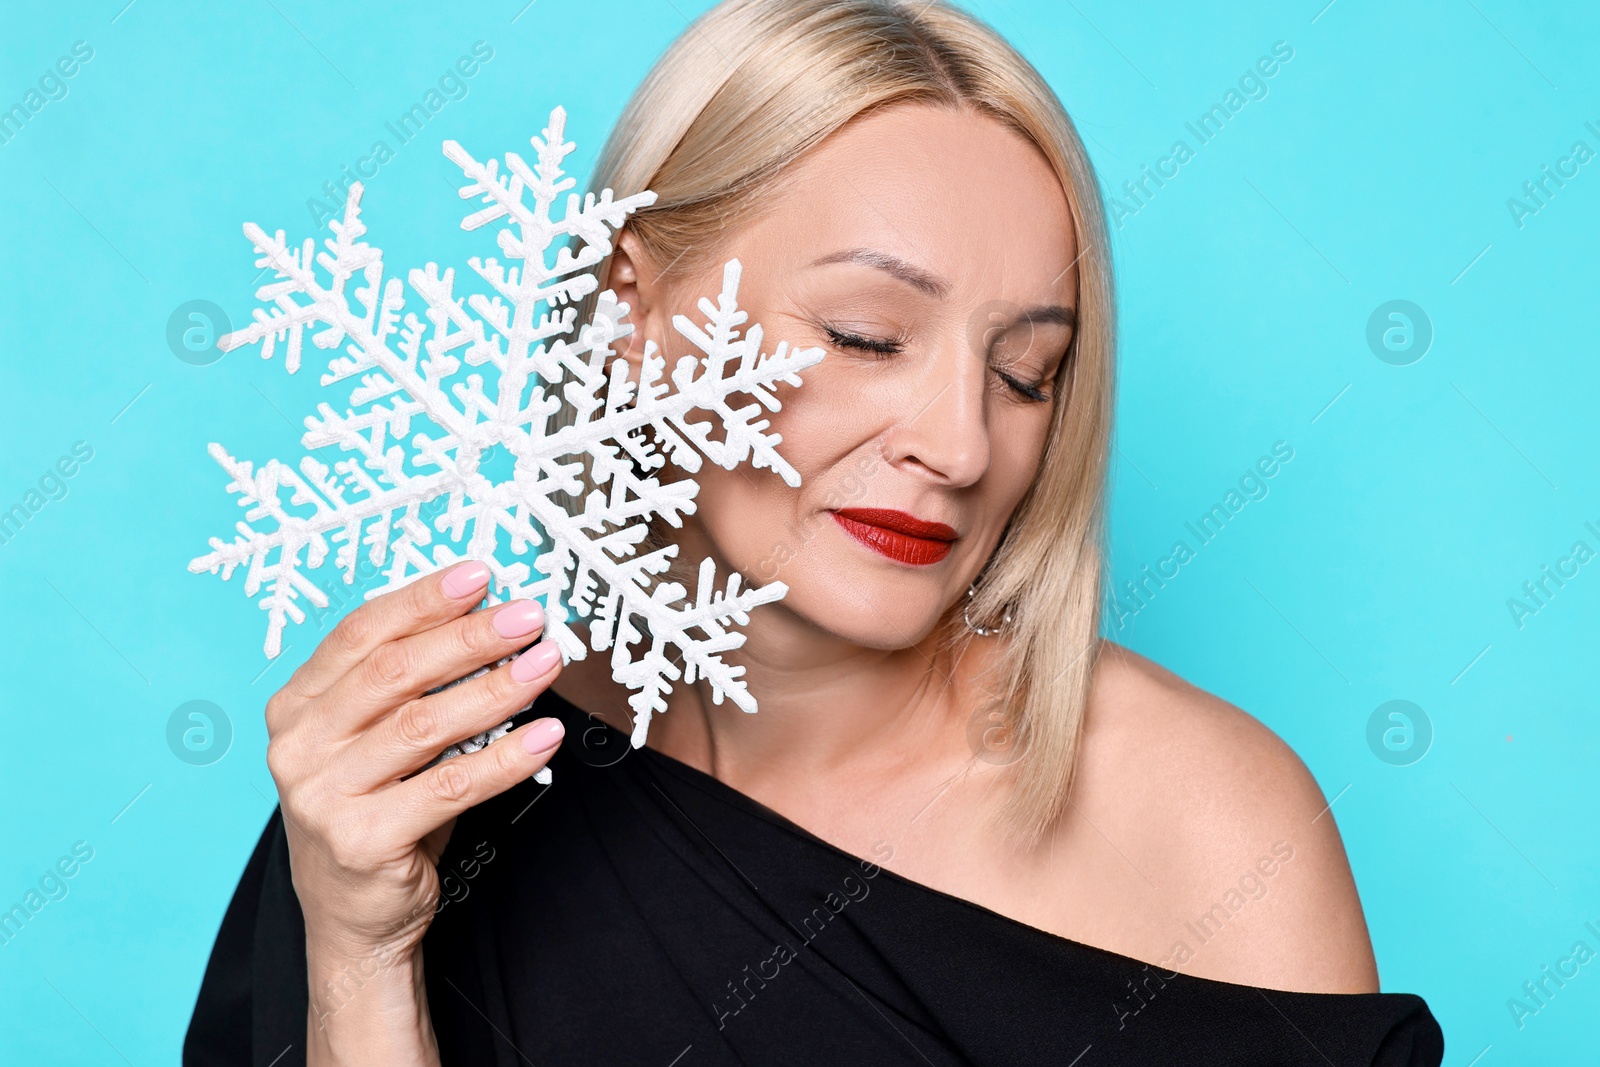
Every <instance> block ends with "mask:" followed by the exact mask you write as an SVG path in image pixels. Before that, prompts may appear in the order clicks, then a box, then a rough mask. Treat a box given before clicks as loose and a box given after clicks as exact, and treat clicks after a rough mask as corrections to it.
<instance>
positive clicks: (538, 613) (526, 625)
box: [491, 600, 544, 637]
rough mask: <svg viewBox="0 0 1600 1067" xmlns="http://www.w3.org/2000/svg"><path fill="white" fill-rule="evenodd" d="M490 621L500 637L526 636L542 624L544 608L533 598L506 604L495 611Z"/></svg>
mask: <svg viewBox="0 0 1600 1067" xmlns="http://www.w3.org/2000/svg"><path fill="white" fill-rule="evenodd" d="M491 621H492V622H493V623H494V632H495V633H497V634H499V635H500V636H501V637H526V636H527V635H528V634H531V633H533V632H534V631H535V630H537V629H538V628H539V627H541V626H543V625H544V609H543V608H541V607H539V603H538V601H535V600H527V601H523V602H521V603H517V604H508V605H507V606H505V607H503V608H501V609H500V610H499V611H497V612H495V613H494V618H493V620H491Z"/></svg>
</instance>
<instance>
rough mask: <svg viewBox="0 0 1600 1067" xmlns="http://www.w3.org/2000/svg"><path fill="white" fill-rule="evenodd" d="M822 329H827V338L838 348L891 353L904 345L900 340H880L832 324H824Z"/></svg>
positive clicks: (883, 353)
mask: <svg viewBox="0 0 1600 1067" xmlns="http://www.w3.org/2000/svg"><path fill="white" fill-rule="evenodd" d="M823 329H825V330H827V331H828V339H829V340H830V341H832V342H833V343H834V344H836V345H838V346H839V347H840V348H856V349H860V350H861V351H863V352H877V353H879V354H881V355H892V354H893V353H895V352H898V351H900V350H901V349H902V348H904V347H905V345H904V344H903V343H902V342H900V341H882V340H879V339H878V338H876V337H861V336H858V335H857V334H853V333H845V332H843V331H842V330H836V329H834V328H833V327H832V326H824V327H823Z"/></svg>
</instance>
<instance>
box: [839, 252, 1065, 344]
mask: <svg viewBox="0 0 1600 1067" xmlns="http://www.w3.org/2000/svg"><path fill="white" fill-rule="evenodd" d="M830 263H858V264H860V265H861V266H864V267H876V268H877V269H878V270H881V271H884V272H886V273H888V274H889V275H891V276H893V277H895V278H898V279H900V280H901V281H903V282H905V283H906V284H907V285H909V286H911V287H912V288H914V289H917V290H919V291H921V292H924V293H927V294H928V295H929V296H933V297H938V298H941V299H942V298H944V297H946V296H948V295H949V294H950V286H949V283H947V282H946V281H944V280H943V279H942V278H940V277H938V276H937V275H934V274H930V273H929V272H927V271H925V270H923V269H922V268H921V267H918V266H915V265H914V264H911V263H907V262H906V261H905V260H903V259H901V258H900V257H899V256H895V255H891V254H890V253H888V252H880V251H877V250H876V249H871V248H845V249H841V250H840V251H838V252H830V253H829V254H827V255H825V256H823V257H821V258H820V259H815V260H812V262H811V263H810V266H812V267H821V266H826V265H827V264H830ZM1022 323H1033V324H1036V325H1057V326H1065V327H1067V328H1068V329H1073V328H1076V326H1077V324H1078V313H1077V311H1076V310H1075V309H1073V308H1070V307H1064V306H1062V305H1060V304H1041V305H1038V306H1037V307H1031V308H1028V309H1026V310H1024V311H1022V312H1021V313H1020V314H1019V315H1018V316H1017V319H1016V324H1017V325H1020V324H1022Z"/></svg>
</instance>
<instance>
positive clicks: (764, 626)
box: [552, 602, 990, 792]
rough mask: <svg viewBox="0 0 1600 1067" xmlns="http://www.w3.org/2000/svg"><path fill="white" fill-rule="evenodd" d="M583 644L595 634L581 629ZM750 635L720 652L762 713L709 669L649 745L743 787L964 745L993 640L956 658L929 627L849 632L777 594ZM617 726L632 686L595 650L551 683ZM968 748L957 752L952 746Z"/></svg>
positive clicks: (848, 771)
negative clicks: (722, 690)
mask: <svg viewBox="0 0 1600 1067" xmlns="http://www.w3.org/2000/svg"><path fill="white" fill-rule="evenodd" d="M578 632H579V634H580V635H581V636H582V637H583V638H584V639H585V643H586V644H587V638H588V634H587V633H586V632H585V631H584V629H582V628H579V629H578ZM744 633H745V635H746V641H745V644H744V645H743V646H741V647H740V648H738V649H737V650H735V651H733V652H729V653H724V654H723V656H722V658H723V661H724V662H726V663H728V664H729V665H730V666H734V667H743V668H745V670H744V674H743V675H742V677H743V679H744V680H745V682H746V684H747V685H748V686H749V691H750V694H751V696H752V697H753V698H754V699H755V701H756V702H757V704H758V705H759V710H758V711H757V712H756V713H755V714H748V713H746V712H744V711H741V710H740V709H739V707H738V706H737V705H735V704H734V703H733V702H732V701H731V700H729V699H724V700H723V701H722V702H721V703H720V704H718V703H716V702H715V701H714V699H713V693H712V690H711V686H710V685H709V684H708V683H707V682H705V681H704V680H703V679H701V680H698V681H696V683H695V684H694V685H692V686H691V685H681V684H680V685H678V686H677V687H676V688H674V689H673V690H672V692H671V693H670V694H669V696H668V698H667V710H666V711H665V712H658V713H656V715H655V716H654V717H653V718H652V719H651V723H650V728H649V734H648V738H647V741H646V743H647V744H648V745H649V747H651V748H653V749H655V750H657V751H659V752H661V753H663V754H664V755H668V756H671V757H673V758H674V759H678V760H681V761H682V762H684V763H687V764H689V765H690V766H693V767H696V768H698V769H700V770H703V771H706V772H707V773H709V774H711V775H713V776H714V777H716V778H718V779H719V780H721V781H723V782H726V783H727V784H729V785H731V786H733V787H734V788H736V789H740V790H741V791H743V792H751V791H752V787H755V786H760V787H761V788H762V790H763V791H767V790H772V791H786V789H787V788H788V787H789V786H791V785H792V786H794V787H795V788H805V787H806V786H808V785H814V784H815V783H818V782H822V781H826V780H828V779H830V778H833V777H835V776H837V775H840V774H845V775H856V774H873V773H882V772H883V771H885V770H887V769H891V768H895V767H903V766H905V765H906V764H909V763H916V762H921V761H924V760H928V759H930V758H931V759H938V758H939V757H940V756H944V755H953V756H956V757H957V758H959V757H960V756H962V755H965V754H966V753H965V748H964V746H965V745H966V741H965V734H964V730H965V725H964V722H963V709H970V708H972V707H975V706H977V704H978V702H979V700H978V698H976V697H974V695H973V693H972V691H971V682H970V681H969V680H968V679H970V678H971V677H972V675H973V671H972V670H970V669H965V668H970V667H973V666H974V665H975V661H977V660H979V659H981V658H982V657H983V654H984V652H985V651H987V648H986V646H988V645H989V644H990V642H987V641H981V640H979V641H975V642H973V643H972V644H971V645H970V646H969V648H970V650H969V651H968V652H967V653H966V654H965V656H964V657H963V659H964V660H965V661H966V662H965V664H964V665H963V664H962V663H951V662H950V660H949V658H948V657H942V656H940V655H939V654H938V651H937V649H936V648H935V636H936V635H932V634H930V635H929V636H928V637H926V638H924V639H923V640H922V641H920V642H918V643H917V644H914V645H911V646H909V647H904V648H895V649H877V648H868V647H863V646H861V645H856V644H852V643H850V642H848V641H845V640H843V639H841V638H840V637H838V636H837V635H834V634H830V633H827V632H825V631H822V630H820V629H818V628H817V627H816V626H815V625H813V624H812V623H810V622H809V621H807V620H805V619H802V618H800V617H799V616H797V615H795V614H793V613H792V612H789V611H787V610H786V609H785V608H784V607H783V605H782V604H781V602H780V603H778V604H773V605H768V606H766V607H765V608H763V610H762V611H760V612H757V613H754V614H753V615H752V617H751V622H750V624H749V625H748V626H747V627H745V628H744ZM552 688H554V689H555V691H556V692H557V693H558V694H559V695H560V696H562V697H563V698H564V699H567V700H569V701H570V702H571V703H573V704H574V705H576V706H577V707H579V708H582V709H583V710H585V711H588V712H590V713H591V714H593V715H595V716H596V717H597V718H600V719H601V720H602V721H604V722H606V723H608V724H609V725H611V726H614V727H616V728H617V729H619V730H622V731H623V732H624V733H627V732H629V731H630V730H631V709H630V708H629V706H628V703H627V701H628V697H629V696H630V695H631V693H630V691H629V690H628V689H626V688H625V687H623V686H621V685H619V684H618V683H616V682H615V681H614V680H613V679H612V678H611V674H610V655H609V653H606V654H597V653H594V652H592V651H591V653H590V654H589V656H588V657H586V658H585V659H583V660H579V661H575V662H573V663H569V664H567V665H566V667H565V668H564V669H563V670H562V672H561V674H560V675H559V676H558V677H557V679H556V681H555V684H554V685H553V686H552ZM957 749H960V750H961V751H960V752H957V751H956V750H957Z"/></svg>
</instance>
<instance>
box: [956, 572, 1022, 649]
mask: <svg viewBox="0 0 1600 1067" xmlns="http://www.w3.org/2000/svg"><path fill="white" fill-rule="evenodd" d="M977 595H978V582H977V579H973V581H972V584H971V585H969V586H967V599H966V603H964V604H962V605H961V621H962V622H964V623H966V624H967V629H969V630H971V631H972V632H973V633H975V634H977V635H978V636H979V637H993V636H994V635H995V634H998V633H1000V632H1002V631H1003V630H1005V628H1006V626H1007V625H1008V624H1009V623H1010V622H1011V605H1010V604H1007V605H1006V606H1005V613H1004V614H1003V615H1002V616H1001V618H1000V622H999V623H998V624H996V625H994V626H979V625H978V624H977V623H975V622H973V621H972V616H971V614H969V612H970V611H971V608H972V598H973V597H975V596H977Z"/></svg>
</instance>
